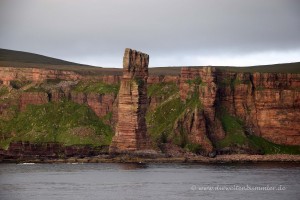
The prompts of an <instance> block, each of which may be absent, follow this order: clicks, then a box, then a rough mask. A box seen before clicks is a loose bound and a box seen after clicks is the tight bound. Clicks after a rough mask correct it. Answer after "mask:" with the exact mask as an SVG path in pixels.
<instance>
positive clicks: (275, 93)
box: [180, 67, 300, 152]
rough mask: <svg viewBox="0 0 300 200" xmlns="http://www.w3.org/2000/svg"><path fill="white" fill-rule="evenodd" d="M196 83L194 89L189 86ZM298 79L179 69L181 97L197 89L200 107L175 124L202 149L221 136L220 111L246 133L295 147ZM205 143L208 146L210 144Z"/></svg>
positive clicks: (299, 132) (299, 139) (299, 140)
mask: <svg viewBox="0 0 300 200" xmlns="http://www.w3.org/2000/svg"><path fill="white" fill-rule="evenodd" d="M197 79H199V81H200V80H201V83H199V85H197V84H191V83H195V81H197ZM299 85H300V75H299V74H280V73H254V74H251V73H234V72H226V71H218V70H215V69H214V68H210V67H203V68H197V69H196V68H194V69H193V68H182V71H181V79H180V97H181V99H182V100H183V101H185V100H186V99H188V98H189V97H190V96H191V95H192V93H193V92H195V91H197V92H198V94H199V99H200V101H201V103H202V106H203V107H202V108H201V109H195V110H194V111H192V112H189V113H186V114H185V117H184V118H183V120H182V121H181V124H180V126H182V127H184V129H185V130H187V132H188V137H189V139H190V140H191V141H194V142H196V143H199V144H200V145H201V146H202V148H204V150H205V151H207V152H208V151H210V150H211V149H212V143H214V142H215V141H218V140H220V139H222V138H224V136H225V133H224V131H223V129H222V125H221V122H220V120H219V119H218V118H217V117H216V112H217V110H218V109H219V110H220V109H226V110H227V112H229V114H230V115H232V116H235V117H237V118H239V119H241V120H242V121H244V122H245V128H246V132H245V133H246V134H254V135H257V136H261V137H263V138H265V139H267V140H269V141H271V142H274V143H277V144H284V145H300V125H299V124H300V119H299V117H298V116H299V115H300V96H299V95H300V94H299V93H300V92H299ZM210 141H211V142H212V143H210Z"/></svg>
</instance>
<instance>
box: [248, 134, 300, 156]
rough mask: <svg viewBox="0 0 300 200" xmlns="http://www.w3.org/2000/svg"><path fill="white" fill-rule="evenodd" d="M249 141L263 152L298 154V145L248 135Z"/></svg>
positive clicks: (299, 152)
mask: <svg viewBox="0 0 300 200" xmlns="http://www.w3.org/2000/svg"><path fill="white" fill-rule="evenodd" d="M248 139H249V143H250V145H251V146H252V148H255V149H257V150H259V151H261V153H263V154H300V146H287V145H279V144H274V143H272V142H270V141H268V140H266V139H264V138H262V137H258V136H254V135H250V136H248Z"/></svg>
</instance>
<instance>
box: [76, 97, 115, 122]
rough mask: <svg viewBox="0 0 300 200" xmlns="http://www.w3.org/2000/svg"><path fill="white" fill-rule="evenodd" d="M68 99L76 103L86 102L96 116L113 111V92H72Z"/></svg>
mask: <svg viewBox="0 0 300 200" xmlns="http://www.w3.org/2000/svg"><path fill="white" fill-rule="evenodd" d="M70 100H71V101H73V102H75V103H78V104H87V105H88V106H89V107H90V108H91V109H92V110H93V111H94V112H95V113H96V115H97V116H98V117H104V116H105V115H107V114H108V113H109V112H112V111H113V105H114V102H115V100H116V96H115V95H114V94H97V93H89V94H85V93H82V92H79V93H78V92H72V93H71V97H70Z"/></svg>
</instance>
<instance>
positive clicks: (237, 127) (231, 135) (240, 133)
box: [217, 109, 247, 148]
mask: <svg viewBox="0 0 300 200" xmlns="http://www.w3.org/2000/svg"><path fill="white" fill-rule="evenodd" d="M220 120H221V122H222V126H223V129H224V131H225V133H226V136H225V138H224V139H222V140H220V141H218V143H217V146H218V147H219V148H224V147H229V146H236V145H238V146H241V145H245V144H247V137H246V135H245V134H244V128H243V123H242V121H240V120H239V119H238V118H236V117H233V116H231V115H229V114H228V113H227V111H226V110H225V109H222V111H221V114H220Z"/></svg>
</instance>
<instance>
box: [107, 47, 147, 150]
mask: <svg viewBox="0 0 300 200" xmlns="http://www.w3.org/2000/svg"><path fill="white" fill-rule="evenodd" d="M148 62H149V56H148V55H147V54H144V53H141V52H138V51H135V50H131V49H126V50H125V54H124V59H123V77H122V80H121V86H120V90H119V99H118V120H117V125H116V133H115V136H114V138H113V140H112V144H111V145H110V152H111V153H119V152H126V151H136V150H145V149H149V148H150V141H149V138H148V135H147V126H146V121H145V116H146V112H147V107H148V103H147V78H148Z"/></svg>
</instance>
